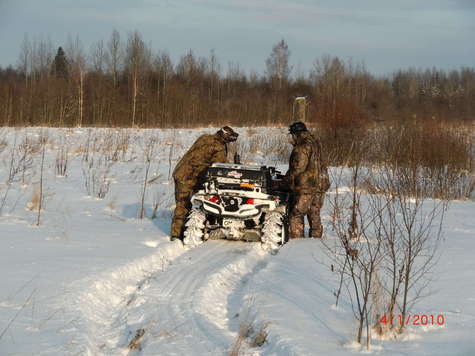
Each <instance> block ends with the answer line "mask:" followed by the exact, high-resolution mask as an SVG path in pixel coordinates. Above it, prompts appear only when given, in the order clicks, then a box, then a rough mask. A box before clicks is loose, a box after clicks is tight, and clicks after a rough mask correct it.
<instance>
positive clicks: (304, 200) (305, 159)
mask: <svg viewBox="0 0 475 356" xmlns="http://www.w3.org/2000/svg"><path fill="white" fill-rule="evenodd" d="M289 132H290V133H291V134H292V140H293V145H294V148H293V150H292V153H291V155H290V160H289V170H288V171H287V174H286V177H285V178H286V182H287V184H288V186H289V188H290V190H291V192H292V199H291V206H290V218H289V220H290V221H289V225H290V226H289V230H290V238H296V237H304V217H305V216H307V218H308V221H309V224H310V237H316V238H320V237H322V233H323V228H322V223H321V220H320V209H321V208H322V206H323V201H324V199H325V192H326V191H327V190H328V188H329V187H330V179H329V177H328V170H327V167H326V165H325V164H324V162H323V161H322V153H321V146H320V142H319V141H318V140H317V138H316V137H314V136H313V135H312V134H311V133H310V132H309V131H308V130H307V127H306V126H305V124H304V123H303V122H295V123H293V124H292V125H290V127H289Z"/></svg>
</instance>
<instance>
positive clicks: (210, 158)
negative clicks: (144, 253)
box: [173, 134, 227, 186]
mask: <svg viewBox="0 0 475 356" xmlns="http://www.w3.org/2000/svg"><path fill="white" fill-rule="evenodd" d="M226 159H227V146H226V143H225V142H224V141H223V140H222V139H221V138H220V137H219V136H218V135H217V134H214V135H210V134H204V135H201V136H200V137H198V139H197V140H196V141H195V143H194V144H193V146H191V147H190V149H189V150H188V151H187V152H186V153H185V155H184V156H183V157H182V159H181V160H180V162H178V163H177V165H176V167H175V170H174V171H173V178H174V179H175V180H177V181H179V182H181V183H183V184H187V185H192V186H194V185H195V184H196V183H197V180H198V177H199V175H200V174H201V173H203V172H204V170H205V169H206V168H208V167H209V166H211V164H213V163H217V162H221V163H225V162H226Z"/></svg>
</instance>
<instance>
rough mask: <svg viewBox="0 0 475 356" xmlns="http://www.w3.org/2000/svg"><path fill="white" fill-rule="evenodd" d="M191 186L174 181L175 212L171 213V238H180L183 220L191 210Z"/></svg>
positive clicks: (183, 225)
mask: <svg viewBox="0 0 475 356" xmlns="http://www.w3.org/2000/svg"><path fill="white" fill-rule="evenodd" d="M193 187H194V184H193V185H190V184H183V183H181V182H179V181H177V180H176V179H175V203H176V207H175V212H174V213H173V220H172V227H171V232H170V234H171V236H172V237H179V238H182V235H183V228H184V227H185V219H186V216H187V215H188V213H189V211H190V209H191V206H192V205H191V201H190V199H191V195H192V193H193Z"/></svg>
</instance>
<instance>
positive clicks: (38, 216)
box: [36, 134, 48, 226]
mask: <svg viewBox="0 0 475 356" xmlns="http://www.w3.org/2000/svg"><path fill="white" fill-rule="evenodd" d="M40 142H41V144H42V148H41V164H40V182H39V202H38V215H37V218H36V226H39V225H40V219H41V209H42V208H43V172H44V163H45V152H46V143H47V142H48V138H47V136H43V134H42V135H41V137H40Z"/></svg>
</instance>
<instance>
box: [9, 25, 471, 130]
mask: <svg viewBox="0 0 475 356" xmlns="http://www.w3.org/2000/svg"><path fill="white" fill-rule="evenodd" d="M290 55H291V52H290V50H289V48H288V45H287V43H286V42H285V40H281V41H279V42H278V43H276V44H275V45H274V46H273V47H272V49H271V52H270V54H269V56H268V58H267V59H265V65H266V70H265V73H263V74H258V73H255V72H252V73H250V74H248V73H246V72H245V71H244V70H242V68H241V67H240V66H239V64H238V63H228V65H227V68H226V69H224V68H223V66H222V65H221V64H220V62H219V60H218V58H217V56H216V54H215V53H214V51H211V53H210V54H209V56H207V57H200V56H197V55H196V54H194V53H193V51H191V50H190V51H189V52H188V53H186V54H184V55H183V56H181V57H180V58H179V60H178V61H176V63H174V62H173V60H172V59H171V57H170V55H169V54H168V53H167V52H166V51H157V52H154V51H152V49H151V46H150V45H149V44H147V43H146V42H145V41H144V39H143V37H142V35H141V34H140V33H139V32H137V31H135V32H131V33H129V34H128V35H127V36H126V38H122V36H121V34H120V33H119V32H118V31H115V30H114V31H113V32H112V34H111V36H110V38H109V39H108V40H107V41H102V40H101V41H98V42H97V43H95V44H94V45H92V46H91V48H90V49H89V51H86V50H85V48H84V46H83V45H82V43H81V41H80V40H79V38H76V39H72V38H70V39H69V40H68V41H67V43H66V45H65V46H61V47H59V48H56V47H54V46H53V44H52V43H51V41H49V40H34V41H30V40H29V39H28V37H25V39H24V41H23V43H22V45H21V50H20V54H19V58H18V63H17V65H16V66H9V67H6V68H1V67H0V125H1V126H32V125H46V126H97V127H99V126H107V127H198V126H215V125H223V124H229V125H235V126H269V125H272V126H276V125H287V124H288V123H289V122H291V121H292V120H293V119H295V116H296V115H295V114H296V113H295V111H296V110H295V107H294V105H293V103H294V98H295V97H297V96H305V97H307V103H308V106H307V108H306V111H307V115H306V117H307V121H308V122H310V123H316V124H317V125H320V126H323V127H326V128H328V132H330V133H331V136H334V137H335V138H337V137H338V136H339V135H341V132H342V130H343V131H347V129H348V128H358V127H361V126H364V125H365V124H367V123H370V122H378V121H388V120H412V119H414V118H417V119H432V120H437V121H446V120H449V121H455V120H457V121H458V120H473V118H474V117H475V69H474V68H461V69H458V70H451V71H445V70H440V69H436V68H432V69H405V70H399V71H397V72H395V73H393V74H391V75H387V76H375V75H373V74H371V73H370V72H369V71H368V70H367V69H366V67H365V66H364V64H362V63H354V62H352V61H344V60H342V59H340V58H338V57H331V56H323V57H321V58H319V59H317V60H315V62H314V63H313V66H312V69H311V70H310V71H309V73H302V72H301V71H294V70H293V68H292V67H291V66H290Z"/></svg>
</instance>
